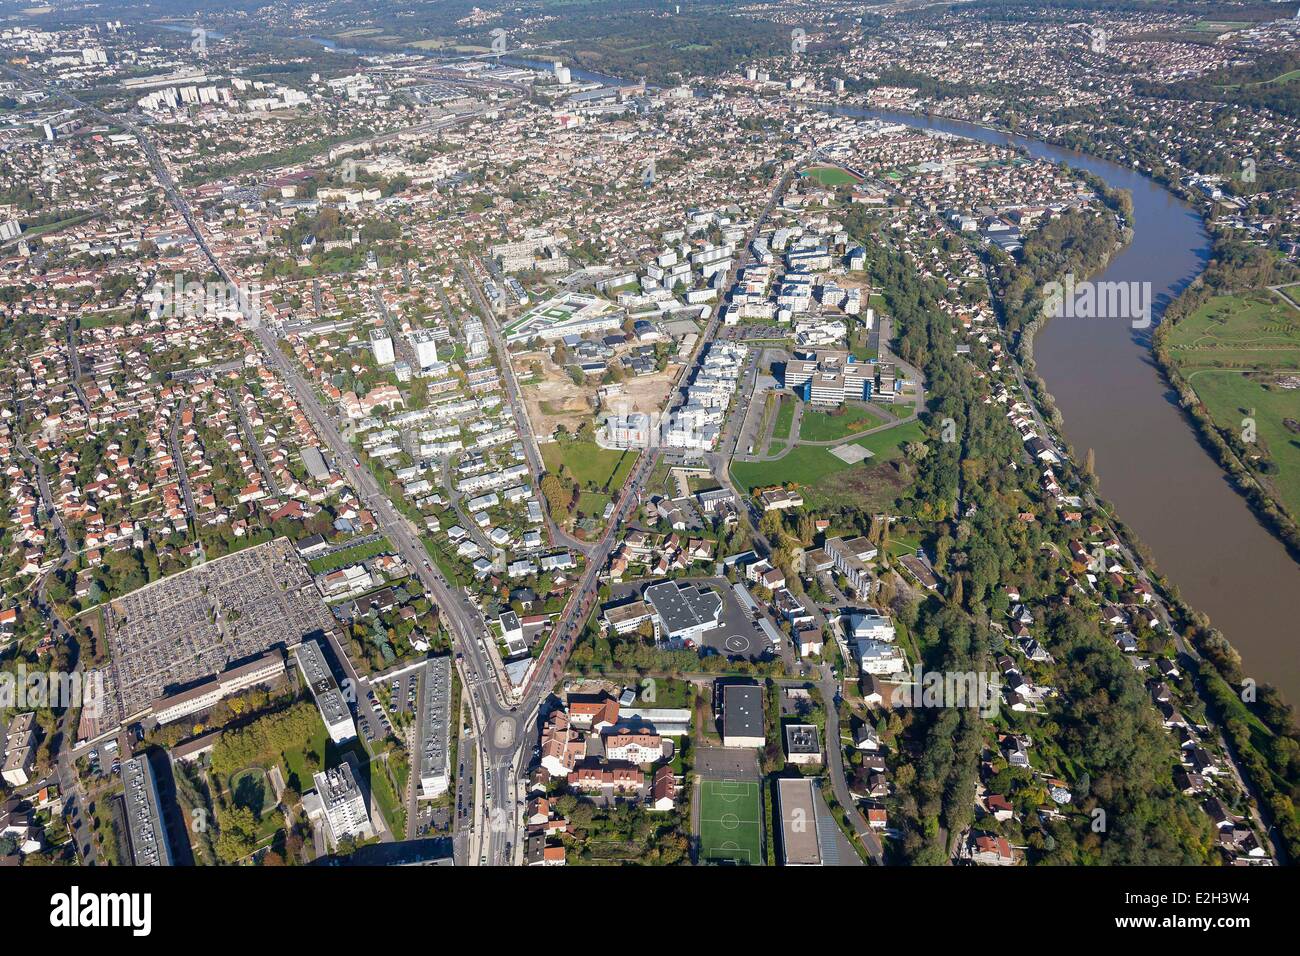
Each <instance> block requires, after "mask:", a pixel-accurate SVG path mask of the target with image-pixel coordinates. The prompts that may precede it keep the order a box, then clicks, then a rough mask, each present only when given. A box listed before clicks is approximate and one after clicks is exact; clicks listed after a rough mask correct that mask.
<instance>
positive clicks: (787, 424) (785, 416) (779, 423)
mask: <svg viewBox="0 0 1300 956" xmlns="http://www.w3.org/2000/svg"><path fill="white" fill-rule="evenodd" d="M780 400H781V407H780V408H778V409H777V410H776V424H775V425H774V426H772V438H773V439H778V438H779V439H781V440H782V441H785V440H786V439H788V438H789V437H790V428H791V426H793V425H794V407H795V399H793V398H791V397H790V396H789V395H782V396H781V399H780Z"/></svg>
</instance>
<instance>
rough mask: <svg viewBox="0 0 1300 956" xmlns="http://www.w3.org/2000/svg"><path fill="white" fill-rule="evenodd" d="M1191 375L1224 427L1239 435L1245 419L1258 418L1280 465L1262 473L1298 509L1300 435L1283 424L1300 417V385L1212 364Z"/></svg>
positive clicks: (1262, 441) (1264, 442) (1261, 439)
mask: <svg viewBox="0 0 1300 956" xmlns="http://www.w3.org/2000/svg"><path fill="white" fill-rule="evenodd" d="M1188 381H1189V382H1191V385H1192V387H1193V388H1194V389H1196V394H1197V396H1198V397H1199V398H1200V399H1201V401H1203V402H1204V403H1205V407H1206V408H1208V409H1209V410H1210V415H1211V416H1212V417H1213V418H1214V422H1215V424H1216V425H1218V426H1219V427H1220V428H1223V429H1226V430H1229V431H1234V432H1236V433H1237V434H1238V435H1240V434H1241V431H1242V428H1243V427H1244V426H1243V425H1242V420H1243V419H1244V418H1246V417H1247V416H1251V417H1253V418H1254V420H1255V431H1256V438H1257V441H1258V443H1259V445H1260V446H1262V450H1265V451H1267V452H1268V455H1269V457H1270V458H1272V459H1273V461H1274V462H1275V463H1276V464H1277V468H1278V470H1277V473H1276V474H1274V475H1267V476H1261V478H1262V480H1265V481H1267V482H1268V483H1269V484H1270V485H1271V486H1272V489H1273V492H1274V495H1275V496H1276V497H1277V499H1278V500H1279V501H1280V502H1281V503H1282V506H1283V507H1284V508H1286V510H1287V511H1289V512H1290V513H1291V514H1292V515H1300V435H1298V434H1296V433H1294V432H1292V431H1290V430H1289V429H1288V428H1287V427H1286V426H1285V425H1284V424H1282V423H1283V421H1284V420H1285V419H1288V418H1289V419H1291V420H1293V421H1300V389H1296V390H1288V389H1282V388H1276V387H1274V388H1265V387H1264V383H1262V382H1260V381H1258V380H1257V379H1255V378H1252V377H1250V376H1249V375H1247V373H1245V372H1229V371H1219V370H1214V369H1201V370H1198V371H1196V372H1193V373H1192V374H1191V377H1190V378H1189V379H1188ZM1252 411H1253V415H1251V413H1252Z"/></svg>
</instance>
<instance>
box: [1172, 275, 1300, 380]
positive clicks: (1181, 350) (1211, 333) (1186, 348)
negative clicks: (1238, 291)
mask: <svg viewBox="0 0 1300 956" xmlns="http://www.w3.org/2000/svg"><path fill="white" fill-rule="evenodd" d="M1168 342H1169V348H1170V351H1171V354H1172V355H1173V357H1174V360H1175V361H1176V362H1177V363H1178V367H1179V368H1180V369H1182V370H1183V374H1184V375H1187V374H1190V373H1191V372H1192V371H1193V370H1195V369H1198V368H1228V369H1241V370H1251V369H1271V370H1285V371H1296V370H1300V311H1297V310H1296V309H1295V308H1294V307H1293V306H1291V305H1289V304H1288V303H1286V302H1284V301H1282V299H1281V298H1280V297H1279V296H1277V295H1274V294H1273V293H1272V292H1268V291H1261V292H1256V293H1253V294H1250V295H1218V296H1214V297H1212V298H1211V299H1209V300H1208V301H1207V302H1206V303H1205V304H1204V305H1203V306H1201V307H1200V308H1199V309H1197V310H1196V311H1195V312H1193V313H1192V314H1191V315H1189V316H1187V318H1185V319H1183V320H1182V321H1180V322H1179V323H1178V324H1177V325H1176V326H1175V327H1174V328H1173V331H1172V332H1171V333H1170V335H1169V339H1168Z"/></svg>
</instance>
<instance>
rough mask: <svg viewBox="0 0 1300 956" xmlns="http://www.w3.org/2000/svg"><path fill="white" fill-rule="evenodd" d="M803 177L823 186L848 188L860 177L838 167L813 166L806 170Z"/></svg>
mask: <svg viewBox="0 0 1300 956" xmlns="http://www.w3.org/2000/svg"><path fill="white" fill-rule="evenodd" d="M803 175H805V176H807V177H808V178H809V179H815V180H817V182H819V183H821V184H822V185H823V186H847V185H849V184H850V183H856V182H857V181H858V177H856V176H854V175H853V174H852V173H850V172H849V171H848V170H844V169H840V168H839V167H838V166H813V167H812V168H811V169H807V170H805V171H804V173H803Z"/></svg>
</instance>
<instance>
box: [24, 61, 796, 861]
mask: <svg viewBox="0 0 1300 956" xmlns="http://www.w3.org/2000/svg"><path fill="white" fill-rule="evenodd" d="M0 71H3V72H5V73H7V74H9V75H10V76H14V77H16V78H18V79H20V80H22V81H23V82H25V83H28V84H32V85H35V86H37V87H39V88H42V89H45V90H46V91H47V92H49V93H50V94H52V95H54V96H58V97H61V98H62V99H64V100H65V101H67V102H69V103H72V104H73V105H74V106H77V107H79V108H81V109H83V110H85V111H87V112H88V113H89V114H90V115H92V116H95V117H96V118H98V119H99V120H101V121H103V122H106V123H108V124H110V125H114V126H120V127H122V128H123V129H125V130H127V131H128V132H129V133H131V134H132V135H133V136H135V138H136V140H137V141H138V142H139V144H140V148H141V151H142V152H143V153H144V155H145V156H146V157H147V159H148V160H149V164H150V166H151V168H152V170H153V173H154V176H155V178H156V179H157V181H158V184H159V186H160V187H161V188H162V189H163V191H164V193H165V194H166V196H167V199H168V201H169V202H170V203H171V205H172V207H173V208H174V209H175V210H176V212H177V213H178V214H179V215H180V216H181V218H182V220H183V221H184V222H185V224H186V226H187V227H188V229H189V231H190V233H191V235H193V237H194V240H195V243H196V244H197V246H198V248H199V249H200V251H201V252H202V253H203V255H204V257H205V258H206V259H207V260H208V262H209V263H210V264H211V265H212V267H213V269H214V270H215V271H216V272H217V274H218V275H220V276H221V278H222V279H223V280H224V281H225V282H227V283H232V284H233V282H234V280H233V278H232V276H231V275H230V273H229V272H228V271H227V270H226V268H225V266H224V265H223V264H222V263H221V261H220V260H219V259H218V258H217V256H216V255H215V253H214V252H213V251H212V248H211V246H210V245H209V243H208V241H207V238H206V236H205V235H204V233H203V230H202V229H201V228H200V226H199V223H198V221H197V219H196V218H195V216H194V213H193V211H192V209H191V208H190V205H189V203H188V202H187V201H186V199H185V197H184V195H182V193H181V192H180V190H179V189H178V188H177V186H176V183H175V180H174V179H173V177H172V175H171V172H170V171H169V170H168V168H167V166H166V164H165V163H164V162H163V160H162V157H161V156H160V155H159V153H158V151H157V149H156V147H155V146H154V144H153V142H152V140H151V139H150V137H149V135H148V134H147V133H146V132H145V131H144V130H143V129H142V128H140V127H139V126H138V125H136V124H135V123H134V122H132V121H131V120H130V119H129V118H126V117H123V116H114V115H111V114H108V113H105V112H103V111H101V110H98V109H95V108H94V107H92V106H90V105H89V104H87V103H85V102H83V101H81V100H80V99H78V98H77V97H75V96H73V95H72V94H70V93H67V92H66V91H64V90H62V89H61V88H59V87H58V86H57V85H54V84H51V83H46V82H44V81H43V80H41V79H40V78H38V77H34V76H32V75H31V74H29V73H27V72H26V71H24V70H19V69H15V68H13V67H9V66H0ZM507 105H509V104H507ZM501 108H503V107H502V106H494V107H491V109H501ZM486 111H487V110H486V109H485V110H481V111H476V113H474V114H466V115H465V116H463V117H457V118H456V119H455V120H454V121H455V122H463V121H465V120H467V119H472V118H475V117H476V116H477V115H481V113H483V112H486ZM432 125H434V126H436V125H437V124H432ZM374 139H375V140H376V141H381V140H382V137H375V138H374ZM811 155H815V153H814V154H810V156H811ZM804 161H805V160H800V161H798V162H796V163H795V164H794V165H792V166H791V167H790V169H789V170H787V171H786V173H785V174H784V175H783V176H782V177H781V179H780V181H779V182H778V183H777V185H776V187H775V188H774V190H773V192H772V194H771V196H770V198H769V200H768V203H767V206H766V207H765V208H764V210H763V212H762V214H761V215H760V216H759V217H758V218H757V219H756V220H755V223H754V227H753V229H752V230H751V231H750V234H749V235H748V236H747V238H746V242H745V246H744V250H743V251H742V253H741V256H740V258H739V260H738V263H737V264H736V265H733V267H732V270H731V271H730V272H729V273H728V275H727V276H726V281H725V282H724V286H727V287H729V286H730V284H731V280H732V279H733V278H734V272H735V270H736V269H737V268H740V267H742V265H741V264H743V263H746V262H748V259H749V245H750V243H751V242H752V240H753V238H754V236H756V235H757V233H758V230H759V229H760V228H761V227H762V224H763V223H764V222H765V221H766V219H767V217H768V216H770V215H771V212H772V210H773V209H774V208H775V206H776V204H777V203H778V202H779V201H780V197H781V195H782V194H783V193H784V191H785V189H786V188H787V187H788V186H789V184H790V182H792V181H793V177H794V175H795V173H796V172H797V170H798V168H799V166H800V165H801V164H802V162H804ZM459 266H460V268H461V270H462V274H463V275H466V276H467V282H468V286H469V288H470V290H471V294H474V295H476V298H480V299H481V296H482V292H481V290H478V289H477V286H476V283H474V282H473V278H472V276H468V275H467V273H468V271H469V270H468V266H467V265H466V264H465V263H464V262H463V261H462V262H460V263H459ZM479 307H480V309H481V310H482V311H483V313H484V316H485V322H484V325H485V328H487V329H488V330H489V334H490V335H491V336H492V337H493V341H494V343H495V344H497V349H498V359H499V361H500V362H501V363H502V365H503V369H502V371H503V372H504V373H505V378H506V381H507V389H508V393H509V396H510V398H511V405H512V408H514V409H515V412H516V422H517V424H518V425H519V427H520V429H521V433H522V434H523V435H524V436H525V437H526V438H529V439H531V434H532V433H531V428H530V427H529V425H528V423H527V417H526V415H525V416H522V418H521V417H519V416H520V413H519V411H518V409H519V408H520V407H521V405H522V403H521V402H520V401H519V392H518V384H517V382H515V381H514V377H513V370H512V369H510V367H509V356H508V353H507V352H506V351H505V350H504V348H503V347H502V345H503V343H501V339H500V336H499V333H498V331H497V330H496V328H495V321H494V316H493V313H492V311H491V309H490V307H487V303H486V302H485V301H479ZM250 324H252V325H253V335H254V338H255V340H256V341H257V343H258V345H259V346H260V347H261V350H262V352H263V353H264V357H265V359H266V361H267V362H268V364H269V365H270V366H271V367H273V368H274V369H275V370H276V372H277V373H278V374H279V375H280V377H281V378H282V379H283V380H284V382H285V384H286V385H287V386H288V387H289V388H290V389H291V390H292V392H293V393H294V395H295V397H296V399H297V400H298V402H299V404H300V406H301V408H302V409H303V411H304V414H306V415H307V417H308V418H309V419H310V420H311V421H312V423H313V426H314V427H315V429H316V432H317V434H318V435H319V436H320V437H321V440H322V441H323V442H324V443H325V445H326V446H327V447H328V448H329V450H330V451H331V453H332V454H333V455H334V456H335V459H336V460H337V461H338V462H339V463H340V467H341V468H343V470H344V471H345V472H346V473H347V477H348V480H349V482H350V483H351V484H352V485H353V487H354V488H355V489H356V490H357V493H358V495H359V496H360V497H361V499H362V500H363V501H364V502H365V503H366V504H367V506H368V507H369V508H370V509H371V510H372V512H373V513H374V514H375V517H376V520H377V522H378V523H379V526H380V528H381V530H383V532H384V533H385V534H386V535H387V537H388V540H389V541H390V542H391V543H392V544H393V546H394V548H395V549H396V550H397V552H398V553H399V554H401V556H402V557H403V558H404V559H405V560H406V561H407V562H408V564H410V566H411V567H412V568H413V569H414V573H415V574H416V576H417V577H418V578H419V580H420V581H421V583H422V584H423V585H424V587H425V589H426V591H427V592H428V593H429V594H430V595H431V596H432V597H433V599H434V601H435V603H436V604H437V605H438V607H439V611H440V614H441V616H442V619H443V621H444V622H445V623H446V625H447V627H448V629H449V630H450V632H451V634H452V636H453V638H454V640H455V645H456V648H457V649H458V651H459V657H460V660H461V664H462V666H463V667H464V669H465V671H466V673H467V674H468V675H470V676H472V677H473V678H474V679H475V680H474V684H473V686H471V687H470V689H469V692H470V697H471V702H472V703H471V714H472V717H473V723H474V728H475V737H476V739H477V740H478V743H479V766H480V767H481V769H482V773H483V778H484V800H483V804H482V806H483V819H484V821H486V824H487V825H486V826H484V827H483V829H482V830H481V831H480V841H481V842H480V847H481V853H480V862H485V863H488V864H491V865H507V864H509V863H513V862H515V861H516V860H518V859H521V858H522V849H523V848H522V839H521V834H522V809H523V799H522V786H521V781H520V776H519V775H520V772H521V770H522V769H523V768H522V763H523V758H524V755H525V754H526V753H528V752H529V748H530V743H531V740H532V733H531V727H530V726H526V725H525V724H524V722H523V720H521V718H520V715H521V714H522V715H523V716H524V719H526V720H528V721H529V722H531V721H532V720H533V718H534V716H535V714H536V712H537V708H538V706H539V704H540V702H541V699H542V696H543V695H544V694H546V693H547V692H549V689H550V687H551V686H552V685H553V684H554V682H555V680H556V679H558V677H559V675H560V673H561V672H562V670H563V666H564V662H565V661H566V660H567V658H568V655H569V653H570V651H571V650H572V648H573V644H574V641H575V639H576V637H577V635H578V634H579V633H580V631H581V628H582V625H583V623H584V622H585V621H586V620H587V617H588V615H589V614H590V612H591V610H592V605H593V603H594V600H595V596H596V588H597V585H598V574H599V571H600V569H602V568H603V567H604V566H605V564H606V562H607V560H608V557H609V553H610V551H611V550H612V547H613V542H614V532H615V530H616V529H617V528H618V526H619V524H620V523H621V522H622V521H624V520H625V519H626V518H627V517H628V516H629V515H630V513H631V511H632V509H633V508H634V507H635V506H636V504H637V503H638V502H639V500H640V492H641V488H642V486H643V484H644V482H645V480H646V478H648V477H649V475H650V474H651V473H652V472H653V470H654V467H655V465H657V463H658V461H659V457H660V454H661V453H660V451H659V450H658V449H655V450H653V451H650V452H648V453H646V454H643V455H642V456H641V457H640V458H639V459H638V461H637V463H636V465H634V466H633V469H632V473H631V474H630V475H629V478H628V482H627V484H626V485H625V487H624V489H623V491H622V493H621V494H620V496H619V499H618V501H617V502H616V504H615V509H614V513H613V515H612V516H611V520H610V522H609V524H608V526H607V528H606V531H605V533H604V534H603V536H602V537H601V539H600V540H599V541H598V542H597V543H596V544H595V545H594V546H591V547H589V548H588V549H587V550H586V553H587V555H588V561H587V566H586V569H585V572H584V574H583V577H582V579H581V582H580V584H579V587H578V588H577V589H576V590H575V592H574V593H573V595H572V596H571V599H570V601H569V604H568V609H567V612H566V613H565V615H564V618H563V622H562V623H561V625H560V626H559V627H558V628H557V630H556V633H555V635H554V637H553V638H552V640H551V641H549V642H548V645H547V648H546V650H545V651H544V652H543V655H542V657H541V658H540V660H539V661H538V664H537V666H535V667H534V669H533V672H532V676H531V679H530V680H529V682H528V684H527V686H526V688H525V689H524V693H523V694H522V695H521V699H520V700H519V702H518V703H517V704H515V705H513V706H511V705H510V704H509V703H507V702H506V700H505V699H504V698H503V696H502V691H501V687H500V685H499V683H498V681H497V678H496V675H495V672H494V670H493V669H492V666H491V662H490V660H489V659H488V655H487V652H486V649H485V643H484V635H485V634H486V628H485V626H484V623H483V620H482V617H481V615H480V613H479V610H478V609H477V608H476V607H474V606H473V605H472V604H471V602H470V601H469V600H468V599H467V597H466V595H465V593H464V592H463V591H462V590H460V589H459V588H457V587H455V586H454V585H453V584H451V583H449V582H448V581H447V580H446V579H445V578H444V577H443V576H442V574H441V572H440V571H439V570H438V569H437V568H436V566H434V565H433V564H432V562H431V561H430V560H429V556H428V553H427V552H426V550H425V548H424V544H423V542H422V541H421V539H420V536H419V534H418V532H417V530H416V528H415V527H414V525H413V524H412V523H411V522H410V521H409V520H407V519H406V518H405V517H404V516H403V515H402V514H401V513H400V512H399V511H398V510H397V508H396V507H395V506H394V505H393V503H392V502H391V501H390V500H389V499H388V498H387V497H386V496H385V495H384V493H383V491H382V489H381V488H380V486H379V483H378V482H377V481H376V479H375V477H374V476H373V475H372V474H371V473H370V472H369V471H368V470H366V469H365V468H362V467H360V466H359V465H351V466H349V463H350V462H352V461H353V449H352V448H351V447H350V446H349V444H348V443H347V442H346V441H345V440H344V439H343V436H342V434H341V433H340V430H339V426H338V423H337V422H336V421H335V420H334V419H333V418H332V417H331V415H330V414H329V413H327V412H326V410H325V409H324V408H323V407H322V406H321V403H320V400H319V398H318V397H317V394H316V392H315V390H314V388H313V387H312V385H311V384H310V383H308V382H307V381H306V380H305V379H304V378H303V377H302V376H301V375H300V374H299V373H298V371H297V368H296V366H295V365H294V363H293V362H291V361H290V360H289V359H288V358H287V357H286V356H285V355H284V353H283V352H281V351H280V348H279V342H278V340H277V339H276V338H275V336H274V334H273V333H272V332H271V331H270V330H269V329H268V328H266V327H265V326H264V325H263V324H262V323H260V322H252V323H250ZM718 324H719V322H718V316H717V315H716V314H715V315H714V316H713V317H712V318H711V319H710V321H709V324H708V327H707V328H706V330H705V333H704V334H703V335H702V336H701V338H700V342H699V344H698V346H697V349H696V352H695V355H694V356H693V359H694V361H693V363H692V364H693V365H698V363H699V357H700V356H701V355H702V354H703V352H704V351H705V347H706V346H707V344H708V343H709V342H710V341H712V339H713V337H714V336H715V335H716V334H717V329H718ZM687 372H688V369H684V370H683V378H682V379H680V380H679V381H680V382H684V381H687V380H688V379H687V378H686V376H687ZM684 400H685V395H684V392H682V391H680V390H679V391H678V393H677V394H676V395H675V397H674V398H673V399H672V400H671V407H670V410H671V409H675V408H676V407H678V406H679V405H680V404H681V403H682V402H683V401H684ZM524 444H525V448H529V447H530V446H532V453H533V456H534V458H533V461H532V464H533V465H534V467H535V468H536V469H537V470H536V471H535V472H534V474H533V480H534V482H536V481H537V480H538V476H539V475H540V474H541V473H542V470H541V468H540V464H541V462H540V455H538V454H537V450H536V447H535V442H533V441H531V440H526V441H525V442H524ZM541 500H542V501H545V498H544V497H542V498H541ZM571 546H574V547H576V544H575V545H571ZM340 651H341V649H340V648H338V647H337V645H336V646H335V652H336V654H338V653H340ZM340 661H341V662H342V663H343V664H344V666H345V667H348V668H349V669H350V662H348V660H347V656H346V654H340ZM358 683H359V682H358Z"/></svg>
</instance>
